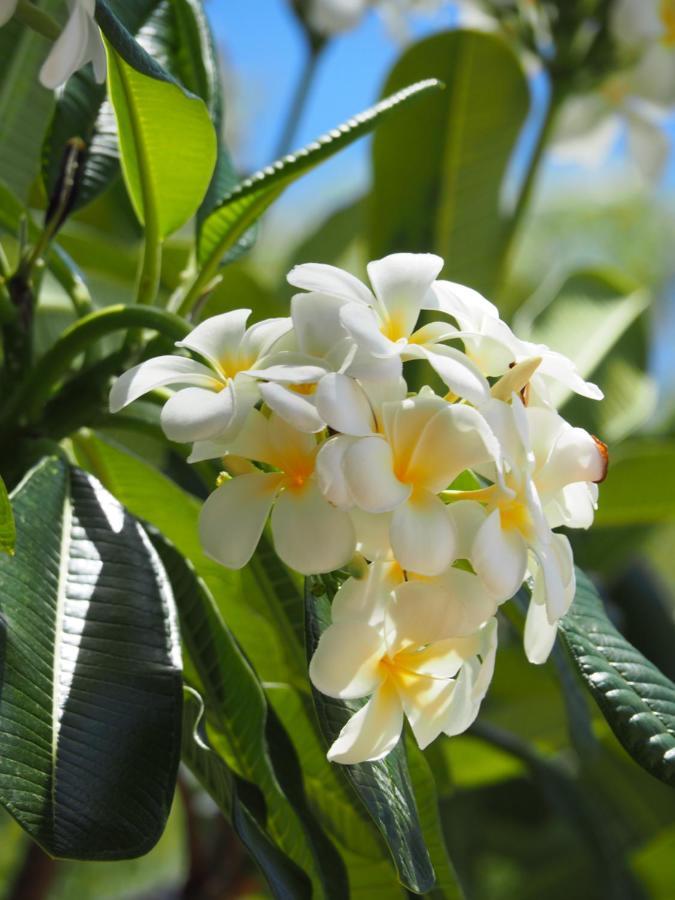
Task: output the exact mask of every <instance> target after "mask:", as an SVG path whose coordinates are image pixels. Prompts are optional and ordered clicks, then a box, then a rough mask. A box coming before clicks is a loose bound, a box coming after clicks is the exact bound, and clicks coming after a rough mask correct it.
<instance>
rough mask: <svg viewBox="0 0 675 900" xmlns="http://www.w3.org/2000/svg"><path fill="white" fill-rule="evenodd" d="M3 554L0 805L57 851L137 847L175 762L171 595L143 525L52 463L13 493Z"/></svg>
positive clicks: (177, 673) (155, 818)
mask: <svg viewBox="0 0 675 900" xmlns="http://www.w3.org/2000/svg"><path fill="white" fill-rule="evenodd" d="M13 503H14V511H15V515H16V524H17V542H16V555H15V556H14V557H13V558H11V559H9V558H6V557H5V558H0V604H1V607H2V616H3V630H4V638H3V644H4V646H3V660H2V670H3V683H2V694H1V695H0V801H1V802H2V803H3V805H4V806H5V807H6V808H7V809H8V810H9V811H10V812H11V813H12V815H13V816H14V817H15V818H16V819H17V820H18V821H19V822H20V824H21V825H22V826H23V827H24V828H25V829H26V831H28V833H29V834H30V835H31V836H32V837H33V838H34V839H35V840H36V841H37V842H38V843H39V844H41V845H42V846H43V847H44V848H45V849H46V850H47V851H48V852H49V853H51V854H52V855H54V856H61V857H74V858H80V859H120V858H127V857H132V856H138V855H141V854H143V853H146V852H147V851H148V850H150V848H151V847H152V846H153V845H154V844H155V843H156V841H157V840H158V838H159V837H160V835H161V833H162V830H163V828H164V825H165V822H166V818H167V816H168V813H169V809H170V806H171V799H172V796H173V790H174V784H175V778H176V769H177V766H178V760H179V756H180V727H181V724H180V723H181V698H182V684H181V662H180V649H179V646H178V641H177V633H176V629H175V625H174V615H175V613H174V611H173V599H172V595H171V591H170V589H169V586H168V583H167V581H166V576H165V575H164V573H163V570H162V567H161V564H160V563H159V560H158V558H157V555H156V553H155V552H154V551H153V549H152V547H151V545H150V543H149V541H148V539H147V536H146V535H145V533H144V531H143V530H142V528H141V527H140V525H139V524H138V523H137V522H136V521H135V520H134V519H133V518H132V517H131V516H129V515H128V513H127V512H126V511H125V510H124V509H123V508H122V507H121V506H120V505H119V503H118V502H117V501H116V500H115V499H114V498H113V497H111V496H110V494H108V493H107V491H105V490H104V488H103V487H102V486H101V485H100V484H99V483H98V482H97V481H96V480H95V479H93V478H91V477H90V476H89V475H86V474H85V473H84V472H81V471H80V470H78V469H72V470H70V469H69V468H68V466H67V465H66V464H65V463H64V462H63V461H61V460H59V459H56V458H53V457H50V458H47V459H46V460H45V461H43V462H42V463H40V464H39V465H38V466H37V467H36V468H35V469H34V470H33V471H32V472H31V473H30V474H29V475H28V476H27V478H26V479H25V480H24V481H23V482H22V484H21V485H20V486H19V487H18V488H17V490H16V491H15V492H14V494H13Z"/></svg>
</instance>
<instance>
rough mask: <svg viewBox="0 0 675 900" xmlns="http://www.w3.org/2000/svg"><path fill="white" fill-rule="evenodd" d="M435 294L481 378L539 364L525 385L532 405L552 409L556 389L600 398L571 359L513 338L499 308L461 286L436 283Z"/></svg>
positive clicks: (451, 283) (599, 392) (439, 306)
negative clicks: (535, 361) (521, 365)
mask: <svg viewBox="0 0 675 900" xmlns="http://www.w3.org/2000/svg"><path fill="white" fill-rule="evenodd" d="M433 294H434V302H435V303H436V308H437V309H438V310H439V311H441V312H443V313H445V314H446V315H449V316H452V317H453V318H454V319H455V321H456V322H457V324H458V325H459V331H458V332H457V333H456V335H455V336H456V337H458V338H461V340H462V342H463V343H464V348H465V351H466V354H467V356H468V357H469V358H470V359H471V360H473V361H474V363H475V364H476V366H477V367H478V368H479V369H480V371H481V372H483V373H484V374H485V375H489V376H492V377H494V376H502V375H505V374H506V373H507V372H508V371H509V369H510V368H511V367H512V366H514V365H517V364H519V363H523V362H525V361H526V360H530V359H538V360H539V363H538V366H537V368H536V371H535V372H534V374H533V375H532V377H531V379H530V382H529V402H530V403H532V404H541V405H543V406H548V407H552V406H554V405H555V403H554V400H555V399H556V396H555V395H556V391H559V390H560V389H561V388H564V389H566V390H570V391H574V392H575V393H576V394H580V395H581V396H582V397H588V398H590V399H592V400H601V399H602V397H603V394H602V391H601V390H600V388H599V387H598V386H597V385H595V384H592V383H591V382H589V381H584V379H583V378H582V377H581V375H580V374H579V372H578V371H577V368H576V366H575V365H574V363H573V362H572V360H571V359H569V358H568V357H567V356H564V355H563V354H562V353H558V352H557V351H555V350H551V349H550V348H549V347H547V346H545V345H544V344H534V343H532V342H530V341H523V340H520V338H517V337H516V335H515V334H514V333H513V332H512V331H511V329H510V328H509V326H508V325H507V324H506V323H505V322H503V321H502V320H501V319H500V318H499V313H498V311H497V307H496V306H494V304H492V303H490V301H489V300H486V299H485V297H483V296H482V295H481V294H479V293H478V292H477V291H474V290H473V289H472V288H469V287H465V286H464V285H462V284H456V283H453V282H450V281H437V282H436V283H435V285H434V290H433Z"/></svg>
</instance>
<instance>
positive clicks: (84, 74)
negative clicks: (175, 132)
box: [42, 0, 161, 208]
mask: <svg viewBox="0 0 675 900" xmlns="http://www.w3.org/2000/svg"><path fill="white" fill-rule="evenodd" d="M160 2H161V0H115V2H114V3H113V4H112V5H113V6H114V10H115V13H116V15H117V17H118V18H119V20H120V21H121V22H122V23H123V24H124V26H125V28H126V29H127V31H128V32H129V34H130V35H135V34H136V33H137V32H138V30H139V28H141V26H142V25H143V23H144V22H145V21H146V19H147V18H148V16H149V15H150V14H151V12H152V11H153V10H154V9H155V7H157V6H158V4H159V3H160ZM74 137H79V138H82V140H84V141H85V143H86V145H87V158H86V161H85V164H84V168H83V171H82V175H81V180H80V184H79V189H78V194H77V198H76V201H75V208H78V207H80V206H84V205H85V204H87V203H89V202H90V201H91V200H93V199H94V197H96V196H97V194H99V193H100V192H101V191H102V190H103V189H104V188H106V187H107V186H108V185H109V184H110V183H111V182H112V181H113V179H114V178H116V177H117V175H118V174H119V148H118V145H117V126H116V124H115V116H114V113H113V110H112V107H111V106H110V103H109V102H108V100H107V99H106V87H105V85H102V84H96V81H95V79H94V74H93V72H92V70H91V67H89V66H86V67H85V68H83V69H80V70H79V71H78V72H76V73H75V74H74V75H73V76H72V77H71V78H69V79H68V81H67V83H66V84H65V86H64V88H63V90H62V91H61V92H60V93H59V95H58V97H57V99H56V106H55V108H54V115H53V117H52V121H51V124H50V126H49V131H48V133H47V137H46V139H45V144H44V147H43V153H42V177H43V179H44V182H45V187H46V189H47V193H48V194H50V193H51V191H52V190H53V189H54V186H55V184H56V180H57V177H58V174H59V167H60V162H61V156H62V154H63V150H64V147H65V145H66V143H67V142H68V141H69V140H70V139H71V138H74Z"/></svg>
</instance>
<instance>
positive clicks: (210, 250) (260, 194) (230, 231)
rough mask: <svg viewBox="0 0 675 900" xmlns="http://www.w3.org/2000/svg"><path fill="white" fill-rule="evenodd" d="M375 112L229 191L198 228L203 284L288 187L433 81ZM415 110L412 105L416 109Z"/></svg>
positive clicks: (404, 91) (427, 90)
mask: <svg viewBox="0 0 675 900" xmlns="http://www.w3.org/2000/svg"><path fill="white" fill-rule="evenodd" d="M408 84H409V86H408V87H405V88H403V89H402V90H400V91H398V92H397V93H395V94H393V96H390V97H387V98H386V99H385V100H383V101H382V102H380V103H378V104H377V105H376V106H373V107H371V108H370V109H368V110H366V111H365V112H362V113H359V114H358V115H356V116H354V118H353V119H349V121H347V122H345V123H344V124H342V125H340V126H338V127H337V128H334V129H333V130H332V131H330V132H329V133H328V134H325V135H323V136H322V137H320V138H318V139H317V140H316V141H314V142H313V143H312V144H309V145H308V146H307V147H304V148H303V149H302V150H298V151H297V152H295V153H292V154H290V155H289V156H285V157H284V158H283V159H281V160H277V162H275V163H272V165H270V166H267V168H265V169H263V170H262V171H260V172H257V173H256V174H255V175H252V176H251V177H250V178H247V179H246V181H243V182H242V183H241V184H240V185H238V186H237V187H236V188H235V189H234V190H232V191H231V193H229V194H228V195H227V196H226V197H225V198H224V199H223V201H222V203H221V204H220V205H219V206H218V207H216V209H214V210H213V212H212V213H211V215H209V216H208V217H207V218H206V220H205V221H204V223H203V226H202V230H201V233H200V236H199V244H198V258H199V262H200V265H201V266H202V267H204V269H205V275H204V276H203V277H204V278H205V280H207V281H208V280H210V278H211V277H212V276H213V274H215V272H216V271H217V268H218V265H219V263H220V260H221V259H222V257H223V256H224V254H225V253H226V252H227V251H228V250H229V249H230V248H231V247H232V246H233V245H234V244H235V243H236V242H237V241H238V240H239V239H240V238H241V237H242V236H243V235H244V234H245V233H246V231H248V229H249V228H250V227H251V225H253V224H254V223H255V221H256V220H257V219H258V218H259V217H260V216H261V215H262V213H263V212H264V211H265V210H266V209H267V207H268V206H269V205H270V204H271V203H272V202H273V201H274V200H276V198H277V197H278V196H279V195H280V194H281V193H282V191H283V190H284V189H285V188H286V187H287V186H288V185H289V184H291V182H293V181H295V179H296V178H298V177H299V176H300V175H303V174H304V173H305V172H307V171H309V170H310V169H312V168H314V166H316V165H318V164H319V163H320V162H323V161H324V160H325V159H328V158H329V157H330V156H333V154H335V153H337V152H338V151H339V150H342V149H343V148H344V147H347V146H348V145H349V144H351V143H352V142H353V141H355V140H357V139H358V138H360V137H362V136H363V135H365V134H368V133H369V132H370V131H372V130H373V128H376V127H377V126H378V125H380V124H381V123H382V122H384V121H386V120H387V119H388V118H389V117H390V116H392V115H395V114H399V113H400V110H401V109H403V108H405V107H406V106H408V105H409V104H411V103H413V104H415V101H416V100H417V99H418V98H419V97H421V96H423V95H425V94H426V93H435V92H436V90H437V89H438V87H439V86H440V85H439V83H438V81H436V80H434V79H427V80H426V81H419V82H418V83H417V84H410V82H408ZM415 105H416V104H415Z"/></svg>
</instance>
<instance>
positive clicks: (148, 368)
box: [110, 356, 220, 413]
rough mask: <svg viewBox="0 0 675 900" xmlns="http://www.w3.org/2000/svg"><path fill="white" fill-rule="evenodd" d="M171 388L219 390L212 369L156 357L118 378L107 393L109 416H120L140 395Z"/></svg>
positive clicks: (170, 358) (165, 357)
mask: <svg viewBox="0 0 675 900" xmlns="http://www.w3.org/2000/svg"><path fill="white" fill-rule="evenodd" d="M170 384H183V385H188V384H193V385H197V386H199V387H202V388H210V389H211V390H213V389H214V388H216V387H219V386H220V382H219V380H218V379H217V378H216V376H215V374H214V373H213V372H212V371H211V369H207V367H206V366H203V365H202V364H201V363H198V362H195V361H194V360H193V359H186V358H185V357H183V356H156V357H155V358H154V359H148V360H146V361H145V362H142V363H140V364H139V365H137V366H134V367H133V369H129V370H128V371H127V372H125V373H124V374H123V375H120V377H119V378H118V379H117V381H116V382H115V383H114V384H113V386H112V390H111V391H110V412H113V413H116V412H119V410H120V409H122V408H123V407H125V406H127V405H128V404H129V403H132V402H133V401H134V400H137V399H138V398H139V397H142V396H143V394H147V393H148V392H149V391H153V390H154V389H155V388H158V387H164V386H166V385H170Z"/></svg>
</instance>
